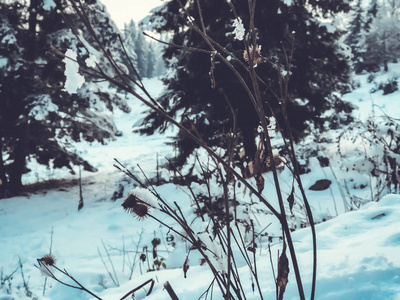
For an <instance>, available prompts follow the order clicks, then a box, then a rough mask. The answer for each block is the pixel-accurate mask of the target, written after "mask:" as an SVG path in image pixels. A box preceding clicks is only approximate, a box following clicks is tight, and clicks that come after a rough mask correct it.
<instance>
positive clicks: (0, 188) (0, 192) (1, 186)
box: [0, 138, 8, 199]
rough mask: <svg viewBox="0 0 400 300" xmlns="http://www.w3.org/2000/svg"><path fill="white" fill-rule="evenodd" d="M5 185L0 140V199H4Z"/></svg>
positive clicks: (6, 182)
mask: <svg viewBox="0 0 400 300" xmlns="http://www.w3.org/2000/svg"><path fill="white" fill-rule="evenodd" d="M7 184H8V181H7V176H6V168H5V166H4V160H3V143H2V141H1V138H0V199H1V198H5V197H6V193H7Z"/></svg>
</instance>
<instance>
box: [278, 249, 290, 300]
mask: <svg viewBox="0 0 400 300" xmlns="http://www.w3.org/2000/svg"><path fill="white" fill-rule="evenodd" d="M288 277H289V260H288V258H287V256H286V243H285V242H284V243H283V249H282V254H281V256H280V257H279V260H278V277H277V278H276V285H277V287H278V291H279V295H278V299H279V300H281V299H283V294H284V293H285V290H286V285H287V284H288V281H289V280H288Z"/></svg>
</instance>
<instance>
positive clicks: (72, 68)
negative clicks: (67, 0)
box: [63, 49, 85, 94]
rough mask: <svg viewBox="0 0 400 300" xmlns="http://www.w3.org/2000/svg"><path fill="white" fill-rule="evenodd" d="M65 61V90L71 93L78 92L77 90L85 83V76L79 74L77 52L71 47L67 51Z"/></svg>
mask: <svg viewBox="0 0 400 300" xmlns="http://www.w3.org/2000/svg"><path fill="white" fill-rule="evenodd" d="M65 56H66V57H65V58H64V59H63V62H64V63H65V72H64V74H65V76H66V77H67V79H66V80H65V85H64V90H65V91H67V92H68V93H69V94H76V91H77V90H78V89H79V88H80V87H81V86H82V85H83V83H84V82H85V78H84V77H83V76H82V75H81V74H79V64H78V62H76V58H77V54H76V52H74V51H73V50H71V49H68V50H67V52H66V53H65Z"/></svg>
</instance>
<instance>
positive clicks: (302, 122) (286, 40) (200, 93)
mask: <svg viewBox="0 0 400 300" xmlns="http://www.w3.org/2000/svg"><path fill="white" fill-rule="evenodd" d="M292 2H293V3H292V4H290V5H288V4H287V3H288V2H287V1H280V0H266V1H257V6H256V11H255V22H256V24H255V25H256V27H257V28H258V38H259V40H258V43H259V45H260V46H262V48H261V49H262V55H263V56H264V57H267V58H268V59H269V60H272V61H274V62H275V63H278V64H281V65H285V56H284V52H283V50H282V47H285V48H286V49H287V50H288V51H290V48H291V43H292V40H293V35H292V32H293V31H295V32H296V33H295V37H294V40H295V45H294V58H293V62H292V64H293V68H292V74H291V80H290V85H289V89H290V90H289V97H290V100H291V101H290V103H289V105H288V114H289V118H290V122H291V124H292V127H293V131H294V132H295V135H296V137H297V138H300V137H301V136H304V135H305V134H306V133H307V128H308V123H307V122H309V121H311V122H313V123H314V124H315V125H316V126H320V127H322V125H323V123H324V119H323V118H322V117H321V115H322V113H323V112H324V111H326V110H327V109H329V108H331V107H336V108H337V109H338V110H339V106H340V105H341V107H342V108H343V109H347V110H348V109H349V107H348V106H346V105H344V104H343V103H342V101H340V99H338V98H337V97H335V96H334V95H333V94H332V92H333V91H337V90H339V89H340V88H342V87H344V86H345V85H346V83H347V82H348V80H349V77H348V76H349V75H348V71H349V69H348V64H347V61H346V59H345V58H344V57H342V56H340V55H339V54H337V52H336V50H337V46H336V44H335V40H336V39H337V38H338V37H339V33H338V32H330V31H328V29H327V28H326V27H325V26H324V25H323V24H320V23H319V22H318V21H317V19H316V17H317V16H316V14H317V13H319V14H320V17H322V16H328V15H329V14H335V13H336V12H340V11H347V10H348V9H349V7H348V5H347V4H346V3H344V2H342V1H308V4H307V5H305V4H304V3H303V1H292ZM232 3H233V4H234V6H235V7H236V10H237V12H238V13H239V17H241V19H242V20H243V24H247V23H248V14H247V11H248V6H247V2H246V1H232ZM183 4H184V5H186V9H187V10H188V12H189V13H190V14H191V15H192V16H193V17H194V20H195V22H197V23H198V25H199V26H200V27H201V25H200V24H199V22H200V21H199V20H200V17H199V15H198V12H197V7H196V5H195V4H193V2H188V1H183ZM200 6H201V9H202V12H203V18H204V23H205V27H206V28H207V33H208V34H209V35H210V37H211V38H212V39H213V40H216V41H218V42H219V43H220V44H222V45H223V46H225V47H226V48H227V49H228V51H231V52H232V53H233V54H235V56H237V57H242V55H243V50H244V49H243V44H242V42H240V41H235V40H234V39H233V36H232V34H230V33H231V32H232V31H233V25H232V23H233V19H234V15H233V14H232V12H231V11H230V8H229V6H228V4H227V2H226V1H225V0H214V1H206V0H203V1H200ZM151 21H152V24H156V25H154V27H155V28H156V29H157V30H158V31H159V32H168V31H169V32H172V33H173V38H172V42H173V43H174V44H177V45H183V46H188V47H194V48H203V49H208V47H207V45H206V44H205V42H204V41H203V39H202V38H201V37H200V36H199V35H198V34H197V33H195V32H194V31H192V30H191V29H190V28H188V27H187V25H186V17H185V16H184V14H183V13H182V11H181V10H180V7H179V5H178V3H177V1H171V2H168V3H166V4H165V5H164V7H163V8H161V9H160V10H159V11H158V12H156V13H155V14H154V16H153V18H152V20H151ZM157 24H158V25H157ZM174 57H175V58H176V59H175V58H174ZM164 58H165V60H166V63H167V66H169V67H170V68H171V69H172V70H173V72H174V73H170V74H169V75H168V76H167V77H166V78H165V83H166V84H167V87H168V90H167V91H166V92H165V93H164V94H163V95H162V96H161V97H160V98H159V99H158V100H159V102H160V103H161V105H163V106H164V107H165V109H166V110H167V111H169V113H170V114H172V115H174V116H176V117H177V118H181V122H182V123H184V124H186V123H187V125H188V126H190V123H191V122H194V123H195V124H196V128H197V130H198V132H199V133H200V135H201V137H202V138H203V139H204V140H205V141H206V143H208V144H209V145H215V146H218V145H220V143H221V141H222V140H223V136H224V132H229V130H230V128H231V126H232V114H231V110H230V109H229V106H228V105H227V102H226V100H225V99H229V101H230V103H231V105H232V107H233V109H234V110H235V111H238V117H237V126H238V131H239V132H238V133H239V138H240V139H241V142H242V144H243V147H244V149H245V152H246V155H247V156H248V159H252V157H253V155H254V153H255V152H256V145H255V136H256V134H257V133H256V128H257V126H258V123H257V121H256V120H257V117H256V113H255V111H254V109H253V108H252V107H251V106H250V105H248V103H247V101H244V100H243V99H245V98H246V97H247V96H246V92H245V91H244V89H243V88H242V87H241V85H240V83H239V82H238V80H237V79H236V77H235V76H234V75H233V74H232V72H231V71H230V70H229V68H227V67H226V66H225V65H224V64H222V63H219V62H216V63H215V69H214V77H215V80H216V88H215V89H212V88H211V83H210V77H209V71H210V57H209V56H208V55H205V54H203V53H198V52H190V51H185V50H181V49H178V48H176V47H167V48H166V51H165V54H164ZM257 73H258V74H259V75H260V77H261V78H262V80H263V81H264V82H266V86H264V87H262V88H263V89H264V90H263V91H264V94H263V100H264V101H265V111H267V112H268V111H269V107H272V109H273V110H274V111H275V114H276V115H277V116H278V118H279V119H280V123H281V124H283V122H282V120H281V112H280V105H279V103H278V101H277V99H276V98H275V96H274V94H279V84H278V76H277V72H276V69H274V67H273V66H271V65H270V64H267V63H263V64H260V65H259V66H258V67H257ZM242 75H243V76H244V78H248V77H247V76H246V74H245V73H243V74H242ZM304 103H307V104H304ZM185 116H190V118H191V121H188V119H187V118H185ZM166 125H167V124H165V123H164V121H163V120H161V118H159V117H158V116H157V115H156V114H154V113H151V114H149V115H148V116H147V117H146V118H145V120H144V122H143V128H141V129H140V130H139V131H140V132H141V133H143V134H152V133H153V132H154V131H155V130H161V131H162V130H165V128H166ZM176 140H177V145H178V148H179V150H180V151H179V152H180V155H179V156H178V157H177V160H176V164H177V165H182V164H184V163H185V161H186V159H187V157H188V156H189V155H190V154H191V153H192V152H193V151H194V150H195V149H196V147H197V146H196V145H195V144H194V143H193V142H191V141H190V140H188V139H187V138H186V137H185V136H184V135H183V134H182V133H178V135H177V137H176Z"/></svg>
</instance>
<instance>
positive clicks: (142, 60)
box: [135, 33, 147, 77]
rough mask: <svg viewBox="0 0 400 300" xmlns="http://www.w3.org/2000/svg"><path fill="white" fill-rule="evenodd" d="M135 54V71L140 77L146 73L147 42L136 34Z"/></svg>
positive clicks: (140, 34)
mask: <svg viewBox="0 0 400 300" xmlns="http://www.w3.org/2000/svg"><path fill="white" fill-rule="evenodd" d="M135 52H136V55H137V71H138V72H139V75H140V76H141V77H146V73H147V62H146V58H147V55H146V54H147V42H146V40H145V38H144V36H143V34H142V33H138V34H137V36H136V40H135Z"/></svg>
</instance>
